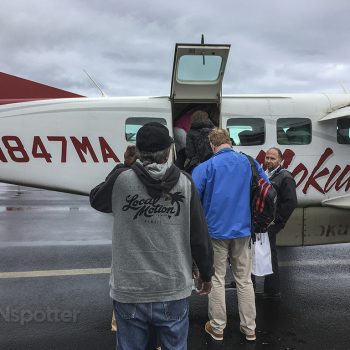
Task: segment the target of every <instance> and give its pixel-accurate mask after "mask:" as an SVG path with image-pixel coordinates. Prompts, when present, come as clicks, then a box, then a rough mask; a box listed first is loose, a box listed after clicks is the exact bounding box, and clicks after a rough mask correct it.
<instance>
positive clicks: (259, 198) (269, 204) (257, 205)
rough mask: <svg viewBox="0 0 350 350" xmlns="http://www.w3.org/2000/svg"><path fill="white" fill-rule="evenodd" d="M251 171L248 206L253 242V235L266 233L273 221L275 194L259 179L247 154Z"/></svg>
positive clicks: (272, 189) (266, 183)
mask: <svg viewBox="0 0 350 350" xmlns="http://www.w3.org/2000/svg"><path fill="white" fill-rule="evenodd" d="M245 156H246V157H247V158H248V160H249V163H250V167H251V169H252V179H251V184H250V205H251V213H252V232H251V235H252V238H253V241H255V234H256V233H259V232H266V231H267V228H268V226H269V225H270V224H271V223H272V222H273V220H274V219H275V213H276V201H277V192H276V190H275V189H274V188H273V187H272V185H271V184H270V183H269V182H268V181H266V180H265V179H264V178H262V177H260V175H259V173H258V170H257V168H256V164H255V162H254V159H253V158H252V157H250V156H248V155H247V154H245Z"/></svg>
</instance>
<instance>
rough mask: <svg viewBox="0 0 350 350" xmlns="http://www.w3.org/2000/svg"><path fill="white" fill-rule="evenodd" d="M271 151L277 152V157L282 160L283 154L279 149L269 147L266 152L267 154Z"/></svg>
mask: <svg viewBox="0 0 350 350" xmlns="http://www.w3.org/2000/svg"><path fill="white" fill-rule="evenodd" d="M272 149H274V150H275V151H276V152H277V154H278V156H279V157H280V158H281V159H283V154H282V152H281V150H280V149H279V148H277V147H271V148H269V149H268V150H267V152H268V151H270V150H272Z"/></svg>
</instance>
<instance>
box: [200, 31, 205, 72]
mask: <svg viewBox="0 0 350 350" xmlns="http://www.w3.org/2000/svg"><path fill="white" fill-rule="evenodd" d="M201 45H204V34H202V38H201ZM202 56H203V66H205V56H204V52H203V54H202Z"/></svg>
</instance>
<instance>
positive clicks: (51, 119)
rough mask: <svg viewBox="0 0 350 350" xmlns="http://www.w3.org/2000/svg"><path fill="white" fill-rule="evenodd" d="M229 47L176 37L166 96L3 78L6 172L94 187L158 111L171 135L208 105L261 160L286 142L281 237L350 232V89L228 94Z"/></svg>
mask: <svg viewBox="0 0 350 350" xmlns="http://www.w3.org/2000/svg"><path fill="white" fill-rule="evenodd" d="M229 51H230V45H227V44H222V45H221V44H220V45H211V44H204V43H201V44H176V45H175V54H174V64H173V72H172V80H171V91H170V95H169V96H148V97H100V98H88V97H83V96H75V95H74V94H72V93H69V92H62V90H61V92H60V93H58V91H55V90H50V89H49V88H51V87H47V89H46V90H45V86H44V85H43V86H42V88H44V91H41V92H38V93H37V94H36V95H35V94H31V95H29V94H27V95H26V99H31V100H33V101H23V100H24V99H25V98H24V95H23V94H22V95H19V91H22V90H20V87H16V86H15V87H12V88H11V89H12V94H10V96H9V94H7V95H6V94H5V93H6V90H7V89H8V84H6V83H5V84H1V86H2V88H1V90H3V91H0V96H4V95H5V97H6V98H5V99H3V100H1V101H2V103H3V104H2V105H1V106H0V163H1V164H0V167H1V168H0V181H1V182H5V183H11V184H17V185H24V186H31V187H37V188H43V189H49V190H55V191H62V192H68V193H75V194H83V195H88V194H89V192H90V189H91V188H93V187H94V186H95V185H96V184H98V183H100V182H101V181H103V180H104V178H105V177H106V175H107V174H108V173H109V171H110V170H111V169H112V168H113V167H114V166H115V164H116V163H118V162H120V161H123V153H124V150H125V149H126V147H127V145H129V144H130V143H135V135H136V133H137V131H138V129H139V128H140V127H141V126H142V125H143V124H145V123H147V122H150V121H158V122H160V123H162V124H164V125H166V126H167V127H168V128H169V130H170V133H171V135H173V126H174V122H175V121H176V120H177V119H178V118H179V117H180V116H181V115H182V114H183V113H185V112H186V111H188V110H191V109H193V108H202V109H205V110H207V111H208V112H209V113H210V117H211V119H212V121H213V122H214V124H215V125H217V126H219V127H222V128H226V129H227V130H228V131H229V133H230V137H231V139H232V141H233V144H234V146H233V147H234V149H235V150H236V151H240V152H244V153H246V154H249V155H251V156H254V157H255V158H256V159H257V160H258V162H259V163H261V164H262V163H263V161H264V156H265V151H266V150H267V149H268V148H270V147H273V146H277V147H279V148H280V149H281V150H282V152H283V155H284V162H283V165H284V167H285V168H286V169H288V170H289V171H291V173H292V174H293V175H294V177H295V180H296V183H297V195H298V208H297V209H296V210H295V211H294V213H293V215H292V217H291V219H290V220H289V221H288V223H287V225H286V227H285V228H284V230H283V231H282V232H281V233H279V235H278V240H277V243H278V245H284V246H303V245H316V244H317V245H318V244H329V243H344V242H350V218H349V217H350V211H349V209H350V192H349V189H350V161H349V154H350V153H349V151H350V94H348V93H343V94H323V93H320V94H250V95H243V94H242V95H228V96H223V95H222V81H223V77H224V72H225V67H226V63H227V59H228V55H229ZM3 74H4V73H2V76H1V75H0V81H3V79H2V78H3ZM31 84H33V86H37V85H36V84H37V83H34V82H31ZM49 90H50V91H49ZM40 93H42V94H43V96H39V95H40ZM28 96H29V97H28ZM11 102H15V103H11ZM4 103H6V104H4ZM175 153H176V152H175V151H174V152H173V155H174V154H175ZM233 185H234V184H233Z"/></svg>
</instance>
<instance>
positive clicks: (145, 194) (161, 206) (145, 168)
mask: <svg viewBox="0 0 350 350" xmlns="http://www.w3.org/2000/svg"><path fill="white" fill-rule="evenodd" d="M171 144H172V138H171V137H170V136H169V131H168V129H167V128H166V127H165V126H163V125H162V124H160V123H155V122H152V123H148V124H145V125H144V126H143V127H141V128H140V130H139V131H138V133H137V135H136V149H137V152H138V160H137V161H136V162H135V163H134V164H133V165H132V166H131V168H129V167H120V166H117V167H116V168H115V169H114V170H112V172H111V173H110V174H109V175H108V176H107V178H106V180H105V181H104V182H102V183H101V184H100V185H98V186H97V187H95V188H94V189H93V190H92V191H91V193H90V203H91V206H92V207H93V208H95V209H97V210H99V211H102V212H105V213H111V212H112V213H113V216H114V227H113V235H112V271H111V276H110V296H111V297H112V299H113V304H114V309H115V313H116V319H117V324H118V332H117V342H118V345H119V346H120V348H121V349H123V350H125V349H126V350H138V349H140V350H141V349H142V350H144V349H145V346H146V344H147V341H148V337H149V331H150V329H151V328H152V329H154V330H155V332H156V335H157V338H158V341H159V342H160V345H161V347H162V349H187V334H188V301H187V298H188V297H189V296H190V295H191V290H192V259H193V260H194V261H195V263H196V264H197V266H198V269H199V273H200V277H199V282H198V290H199V291H198V293H199V294H200V295H207V294H208V293H209V292H210V290H211V277H212V275H213V273H214V269H213V250H212V245H211V241H210V239H209V235H208V228H207V224H206V221H205V217H204V214H203V210H202V206H201V202H200V199H199V197H198V193H197V190H196V188H195V186H194V184H193V182H192V180H191V178H190V177H189V176H188V175H187V174H186V173H183V172H181V171H180V170H179V169H178V168H177V167H176V166H175V165H171V164H169V163H168V162H167V160H168V157H169V153H170V147H171Z"/></svg>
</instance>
